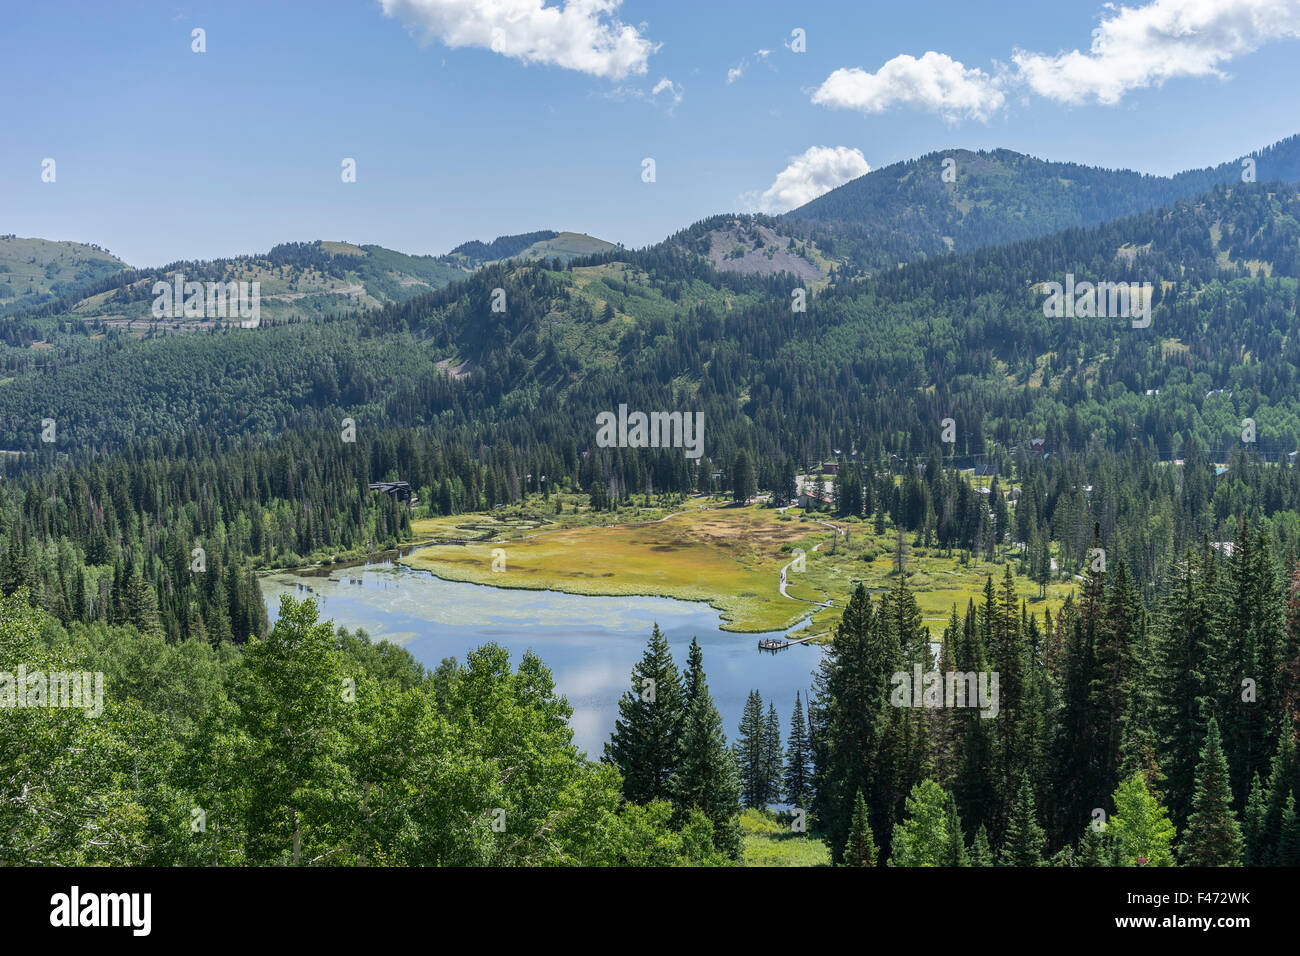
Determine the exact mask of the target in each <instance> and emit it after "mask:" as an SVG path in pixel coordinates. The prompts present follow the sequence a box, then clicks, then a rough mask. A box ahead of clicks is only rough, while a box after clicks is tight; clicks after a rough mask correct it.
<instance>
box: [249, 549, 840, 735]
mask: <svg viewBox="0 0 1300 956" xmlns="http://www.w3.org/2000/svg"><path fill="white" fill-rule="evenodd" d="M284 593H290V594H293V595H294V596H295V597H306V596H309V595H310V596H314V597H315V598H316V599H317V601H318V603H319V604H320V607H321V617H322V618H328V619H332V620H333V621H334V622H335V624H336V625H339V626H342V627H346V628H348V629H350V630H354V629H356V628H363V629H365V631H366V632H367V633H368V634H369V635H370V636H371V637H372V638H374V639H376V640H378V639H385V640H389V641H392V642H393V643H395V644H400V645H402V646H403V647H405V648H406V649H407V650H408V651H410V652H411V653H412V654H413V655H415V657H416V658H417V659H418V660H419V661H420V662H421V663H422V664H424V665H425V666H426V667H435V666H437V664H438V662H439V661H440V660H442V658H444V657H457V658H459V659H460V660H462V661H463V660H464V658H465V655H466V653H467V652H469V651H471V650H473V649H474V648H475V647H478V646H479V645H481V644H484V643H486V642H488V641H495V642H496V643H498V644H500V645H501V646H503V647H506V648H508V649H509V650H510V652H511V658H512V660H513V661H514V662H515V663H516V664H517V663H518V660H519V656H520V655H521V654H522V653H523V652H524V651H526V650H530V649H531V650H532V651H533V652H534V653H536V654H537V655H538V656H539V657H540V658H541V659H542V660H543V661H544V662H545V663H546V664H547V666H549V667H550V668H551V672H552V673H553V674H554V675H555V683H556V687H557V688H558V689H559V691H560V693H562V694H564V695H565V696H566V697H568V699H569V703H570V704H571V705H572V707H573V720H572V725H573V731H574V740H575V742H576V743H577V745H578V746H579V747H580V748H582V749H583V750H585V751H587V753H588V754H589V755H591V756H592V757H598V756H599V755H600V753H601V746H602V744H603V743H604V742H605V740H607V739H608V738H609V733H610V731H611V730H612V729H613V727H614V717H615V714H616V713H617V709H618V706H617V702H618V698H619V695H620V694H622V693H623V691H625V690H627V689H628V687H629V686H630V683H631V672H632V666H633V665H634V664H635V663H636V662H637V661H638V660H639V659H640V657H641V654H642V652H643V651H644V649H645V642H646V639H647V638H648V637H649V636H650V628H651V625H652V624H653V623H655V622H658V624H659V628H660V630H662V631H663V632H664V634H665V635H666V636H667V638H668V642H669V644H670V646H671V647H672V651H673V657H674V659H675V660H676V661H677V666H678V667H679V668H680V667H684V666H685V664H686V653H687V649H688V648H689V646H690V642H691V637H692V636H695V637H698V638H699V641H700V647H701V649H702V650H703V652H704V669H705V672H706V673H707V674H708V679H709V691H710V693H711V694H712V695H713V699H714V702H715V703H716V704H717V706H718V710H719V712H720V713H721V714H722V720H723V726H724V727H725V729H726V731H727V735H728V737H729V738H734V737H735V735H736V728H737V726H738V724H739V723H740V715H741V710H742V709H743V708H744V706H745V698H746V696H747V695H748V694H749V692H750V690H754V689H757V690H758V691H759V692H760V693H761V694H762V695H763V700H764V709H765V710H766V703H767V701H769V700H770V701H773V702H774V703H775V704H776V708H777V711H778V713H780V715H781V734H782V738H783V739H784V737H785V735H786V734H787V733H788V731H789V726H790V710H791V708H792V707H793V705H794V695H795V691H796V690H798V691H800V692H802V695H803V698H804V701H805V704H806V702H807V697H808V687H809V685H810V683H811V676H812V670H813V668H815V667H816V665H817V662H818V660H819V659H820V657H821V654H822V651H821V649H820V648H817V647H815V646H812V645H807V644H801V645H798V646H795V647H790V648H786V649H785V650H782V651H779V652H776V653H774V654H773V653H766V654H765V653H760V652H759V650H758V648H757V641H758V638H759V637H760V636H761V635H758V634H737V633H729V632H724V631H721V630H719V627H718V625H719V624H720V623H721V618H720V617H719V615H718V612H717V611H715V610H713V609H712V608H710V607H709V606H708V605H706V604H699V603H692V602H687V601H675V600H672V599H669V598H654V597H631V598H629V597H584V596H581V595H574V594H561V593H558V592H555V591H520V590H514V591H512V590H505V589H502V588H491V587H484V586H481V585H476V584H464V583H458V582H454V581H443V580H441V579H440V578H436V577H434V576H433V575H431V574H429V573H427V572H425V571H416V570H413V569H411V568H407V567H405V566H402V565H395V564H393V563H392V562H391V561H379V562H375V563H373V564H367V565H364V566H355V567H345V568H337V569H334V570H331V571H330V572H329V573H328V574H324V575H322V574H298V573H278V574H273V575H269V576H267V577H264V578H262V594H263V597H264V599H265V601H266V604H267V611H268V613H269V614H270V616H271V618H272V620H274V618H275V615H276V613H277V609H278V607H279V603H280V595H281V594H284ZM775 633H777V634H780V633H784V632H775Z"/></svg>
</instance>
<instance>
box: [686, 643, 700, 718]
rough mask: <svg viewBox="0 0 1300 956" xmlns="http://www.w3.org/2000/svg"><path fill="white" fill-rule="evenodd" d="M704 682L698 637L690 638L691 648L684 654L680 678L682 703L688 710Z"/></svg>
mask: <svg viewBox="0 0 1300 956" xmlns="http://www.w3.org/2000/svg"><path fill="white" fill-rule="evenodd" d="M702 683H704V652H703V651H701V650H700V642H699V639H698V638H695V637H692V638H691V649H690V651H689V652H688V653H687V655H686V673H685V675H684V676H683V678H682V692H683V696H682V704H683V706H684V707H685V708H686V709H687V710H689V709H690V706H691V704H692V702H694V700H695V697H696V694H697V693H698V692H699V689H700V685H701V684H702Z"/></svg>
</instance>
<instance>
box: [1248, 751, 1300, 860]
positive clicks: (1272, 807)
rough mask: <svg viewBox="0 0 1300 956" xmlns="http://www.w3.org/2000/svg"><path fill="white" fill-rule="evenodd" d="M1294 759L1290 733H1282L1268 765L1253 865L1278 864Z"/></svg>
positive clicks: (1290, 791)
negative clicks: (1261, 816) (1262, 810)
mask: <svg viewBox="0 0 1300 956" xmlns="http://www.w3.org/2000/svg"><path fill="white" fill-rule="evenodd" d="M1294 762H1295V742H1294V741H1293V740H1292V738H1291V735H1290V734H1289V733H1283V734H1282V739H1281V740H1279V741H1278V745H1277V749H1276V750H1275V751H1274V752H1273V761H1272V764H1271V766H1270V768H1269V774H1268V784H1267V788H1266V790H1265V803H1264V816H1263V820H1262V825H1261V827H1260V831H1259V836H1258V839H1259V845H1258V847H1257V851H1256V859H1255V863H1256V865H1262V866H1276V865H1277V855H1278V847H1279V845H1280V844H1281V842H1282V816H1283V814H1284V813H1285V812H1286V798H1287V797H1288V796H1290V795H1291V793H1292V781H1293V780H1294V779H1295V777H1294V772H1295V770H1294Z"/></svg>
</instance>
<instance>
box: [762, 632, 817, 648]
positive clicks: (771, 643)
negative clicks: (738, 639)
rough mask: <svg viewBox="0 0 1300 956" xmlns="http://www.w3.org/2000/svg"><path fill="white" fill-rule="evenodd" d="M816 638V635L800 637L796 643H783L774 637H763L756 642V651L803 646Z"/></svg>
mask: <svg viewBox="0 0 1300 956" xmlns="http://www.w3.org/2000/svg"><path fill="white" fill-rule="evenodd" d="M816 636H817V635H815V634H813V635H811V636H809V637H801V638H799V640H797V641H785V640H781V639H779V638H775V637H765V638H763V639H762V640H760V641H759V642H758V649H759V650H760V651H779V650H781V649H782V648H784V647H793V646H794V645H796V644H803V643H805V642H807V641H811V640H812V639H813V638H814V637H816Z"/></svg>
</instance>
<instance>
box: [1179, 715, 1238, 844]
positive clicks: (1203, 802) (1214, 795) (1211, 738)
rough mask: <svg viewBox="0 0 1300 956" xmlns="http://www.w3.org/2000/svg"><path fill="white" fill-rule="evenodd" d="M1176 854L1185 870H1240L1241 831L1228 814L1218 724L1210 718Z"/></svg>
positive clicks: (1227, 786)
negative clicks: (1189, 867) (1189, 805)
mask: <svg viewBox="0 0 1300 956" xmlns="http://www.w3.org/2000/svg"><path fill="white" fill-rule="evenodd" d="M1180 851H1181V852H1180V858H1181V860H1182V862H1183V863H1184V864H1185V865H1187V866H1241V857H1242V839H1241V829H1240V827H1238V826H1237V815H1236V813H1234V812H1233V810H1232V787H1231V785H1230V783H1229V780H1228V761H1227V759H1226V758H1225V757H1224V755H1223V749H1222V745H1221V743H1220V740H1219V723H1218V721H1217V720H1215V719H1214V718H1210V725H1209V728H1208V729H1207V731H1206V740H1205V746H1204V748H1202V750H1201V762H1200V765H1199V766H1198V767H1197V768H1196V793H1195V795H1194V796H1193V797H1192V813H1191V816H1189V817H1188V818H1187V828H1186V830H1185V831H1184V832H1183V842H1182V846H1181V847H1180Z"/></svg>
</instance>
